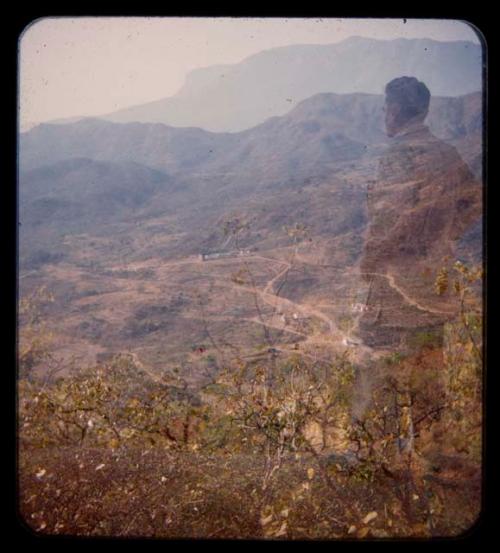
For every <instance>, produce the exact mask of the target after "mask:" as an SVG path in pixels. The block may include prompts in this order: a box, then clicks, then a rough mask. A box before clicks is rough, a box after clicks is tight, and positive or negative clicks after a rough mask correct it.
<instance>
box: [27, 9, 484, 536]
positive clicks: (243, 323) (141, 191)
mask: <svg viewBox="0 0 500 553" xmlns="http://www.w3.org/2000/svg"><path fill="white" fill-rule="evenodd" d="M18 48H19V53H18V137H17V140H18V143H17V170H18V182H17V197H18V216H17V228H18V231H17V240H18V247H17V263H18V271H17V380H16V383H17V398H16V419H17V457H16V459H17V460H16V478H17V517H18V519H19V521H20V523H21V524H22V525H23V526H24V527H25V528H26V530H27V531H28V532H29V533H32V534H34V535H36V536H51V537H53V536H65V537H71V538H75V537H76V538H81V537H106V538H115V539H116V538H154V539H164V540H177V539H190V540H201V539H203V540H205V539H206V540H208V539H209V540H261V541H273V540H275V541H318V540H322V541H324V540H328V541H332V542H335V541H347V540H349V541H370V540H380V539H382V540H389V541H390V540H397V539H402V538H405V539H408V538H410V539H433V538H456V537H459V536H463V535H464V534H465V533H467V532H469V531H470V530H471V529H473V528H474V526H475V525H476V524H477V522H478V520H479V519H480V517H481V512H482V505H483V495H484V489H483V469H484V466H483V422H484V420H483V419H484V417H483V413H484V401H483V397H484V389H483V388H484V378H483V375H484V371H485V368H486V367H485V366H484V364H483V278H484V277H483V272H484V259H483V258H484V255H483V210H484V206H483V196H484V190H485V179H484V172H485V170H484V167H483V165H484V164H483V160H484V155H483V149H484V144H483V134H484V124H485V106H484V103H485V102H484V98H485V87H486V81H485V74H486V63H485V59H486V51H485V50H486V46H485V43H484V41H483V38H482V35H481V32H480V30H478V29H477V28H475V27H474V25H472V24H470V23H468V22H467V21H461V20H455V19H391V18H389V19H372V18H359V19H356V18H345V19H333V18H324V19H321V18H319V19H318V18H256V17H249V18H230V17H102V16H93V17H91V16H88V17H87V16H86V17H45V18H40V19H37V20H34V21H33V22H31V23H30V24H29V25H28V26H27V27H26V28H25V29H24V31H23V32H22V34H21V35H20V36H19V41H18Z"/></svg>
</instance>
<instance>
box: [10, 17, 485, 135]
mask: <svg viewBox="0 0 500 553" xmlns="http://www.w3.org/2000/svg"><path fill="white" fill-rule="evenodd" d="M352 35H358V36H366V37H372V38H380V39H392V38H400V37H404V38H424V37H426V38H432V39H435V40H442V41H448V40H470V41H472V42H475V43H478V42H479V40H478V38H477V35H476V33H475V32H474V31H473V29H472V28H471V27H469V26H468V25H467V24H466V23H463V22H460V21H453V20H449V21H448V20H411V19H409V20H407V22H406V23H404V22H403V20H396V19H386V20H383V19H378V20H377V19H366V20H363V19H314V18H311V19H293V18H292V19H257V18H248V19H247V18H237V19H235V18H135V17H130V18H129V17H127V18H104V17H95V18H89V17H85V18H83V17H82V18H46V19H40V20H38V21H36V22H34V23H33V24H32V25H31V26H29V27H28V28H27V29H26V30H25V32H24V33H23V35H22V37H21V39H20V46H19V51H20V76H19V78H20V97H19V107H20V121H21V128H22V129H25V128H28V127H29V126H31V125H32V124H34V123H39V122H43V121H49V120H51V119H57V118H60V117H73V116H92V115H102V114H105V113H109V112H111V111H114V110H117V109H120V108H124V107H128V106H131V105H134V104H141V103H145V102H148V101H151V100H157V99H160V98H165V97H167V96H172V95H173V94H175V93H176V92H177V91H178V90H179V88H180V87H181V86H182V84H183V82H184V79H185V77H186V74H187V73H188V72H189V71H191V70H192V69H195V68H197V67H206V66H208V65H217V64H221V63H237V62H239V61H241V60H243V59H244V58H246V57H248V56H250V55H252V54H254V53H256V52H259V51H261V50H266V49H268V48H273V47H276V46H286V45H288V44H331V43H335V42H339V41H341V40H343V39H345V38H347V37H349V36H352Z"/></svg>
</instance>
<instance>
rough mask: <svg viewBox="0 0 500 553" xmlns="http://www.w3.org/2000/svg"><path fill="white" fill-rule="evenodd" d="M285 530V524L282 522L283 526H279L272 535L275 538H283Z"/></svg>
mask: <svg viewBox="0 0 500 553" xmlns="http://www.w3.org/2000/svg"><path fill="white" fill-rule="evenodd" d="M286 528H287V523H286V520H285V522H283V524H282V525H281V526H280V528H279V530H278V531H277V532H276V534H274V536H275V537H276V538H278V537H279V536H284V535H285V534H286Z"/></svg>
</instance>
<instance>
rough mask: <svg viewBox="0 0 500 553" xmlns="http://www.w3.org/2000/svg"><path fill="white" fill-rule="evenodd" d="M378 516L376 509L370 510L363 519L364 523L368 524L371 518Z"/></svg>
mask: <svg viewBox="0 0 500 553" xmlns="http://www.w3.org/2000/svg"><path fill="white" fill-rule="evenodd" d="M377 517H378V513H377V511H372V512H371V513H368V514H367V515H366V516H365V518H364V519H363V523H364V524H368V523H369V522H370V521H371V520H373V519H374V518H377Z"/></svg>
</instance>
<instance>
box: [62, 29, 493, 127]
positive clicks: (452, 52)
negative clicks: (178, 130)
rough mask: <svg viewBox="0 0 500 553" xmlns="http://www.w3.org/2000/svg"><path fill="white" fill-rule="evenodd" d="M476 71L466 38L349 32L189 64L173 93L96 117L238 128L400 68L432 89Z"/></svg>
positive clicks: (374, 83)
mask: <svg viewBox="0 0 500 553" xmlns="http://www.w3.org/2000/svg"><path fill="white" fill-rule="evenodd" d="M481 71H482V64H481V46H479V45H477V44H474V43H472V42H465V41H457V42H438V41H435V40H430V39H411V40H410V39H397V40H375V39H369V38H362V37H350V38H348V39H346V40H344V41H342V42H339V43H336V44H327V45H317V44H316V45H295V46H285V47H281V48H273V49H271V50H265V51H263V52H259V53H258V54H255V55H253V56H250V57H248V58H246V59H245V60H243V61H242V62H240V63H237V64H233V65H217V66H210V67H206V68H203V69H196V70H194V71H192V72H191V73H189V74H188V76H187V78H186V82H185V84H184V86H183V87H182V88H181V90H180V91H179V92H178V93H177V94H175V95H174V96H172V97H169V98H165V99H162V100H157V101H154V102H148V103H146V104H142V105H138V106H133V107H130V108H126V109H122V110H120V111H117V112H114V113H109V114H107V115H103V116H102V117H101V118H102V119H106V120H108V121H113V122H119V123H128V122H134V121H138V122H144V123H164V124H167V125H172V126H176V127H200V128H203V129H205V130H210V131H216V132H237V131H241V130H244V129H247V128H250V127H254V126H255V125H258V124H260V123H262V122H263V121H265V120H266V119H268V118H269V117H272V116H277V115H284V114H285V113H287V112H288V111H290V109H291V108H292V107H294V106H295V105H297V104H298V103H299V102H301V101H302V100H304V99H306V98H308V97H310V96H313V95H315V94H318V93H322V92H334V93H337V94H350V93H356V92H363V93H369V94H382V93H383V90H384V86H385V85H386V83H387V82H389V81H390V80H391V79H393V78H395V77H399V76H401V75H412V76H415V77H417V78H418V79H420V80H422V81H424V82H425V83H426V84H427V86H428V87H429V89H430V91H431V94H432V95H433V96H462V95H465V94H469V93H471V92H476V91H479V90H481V83H482V75H481ZM68 121H69V122H73V121H74V118H72V119H69V120H68Z"/></svg>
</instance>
